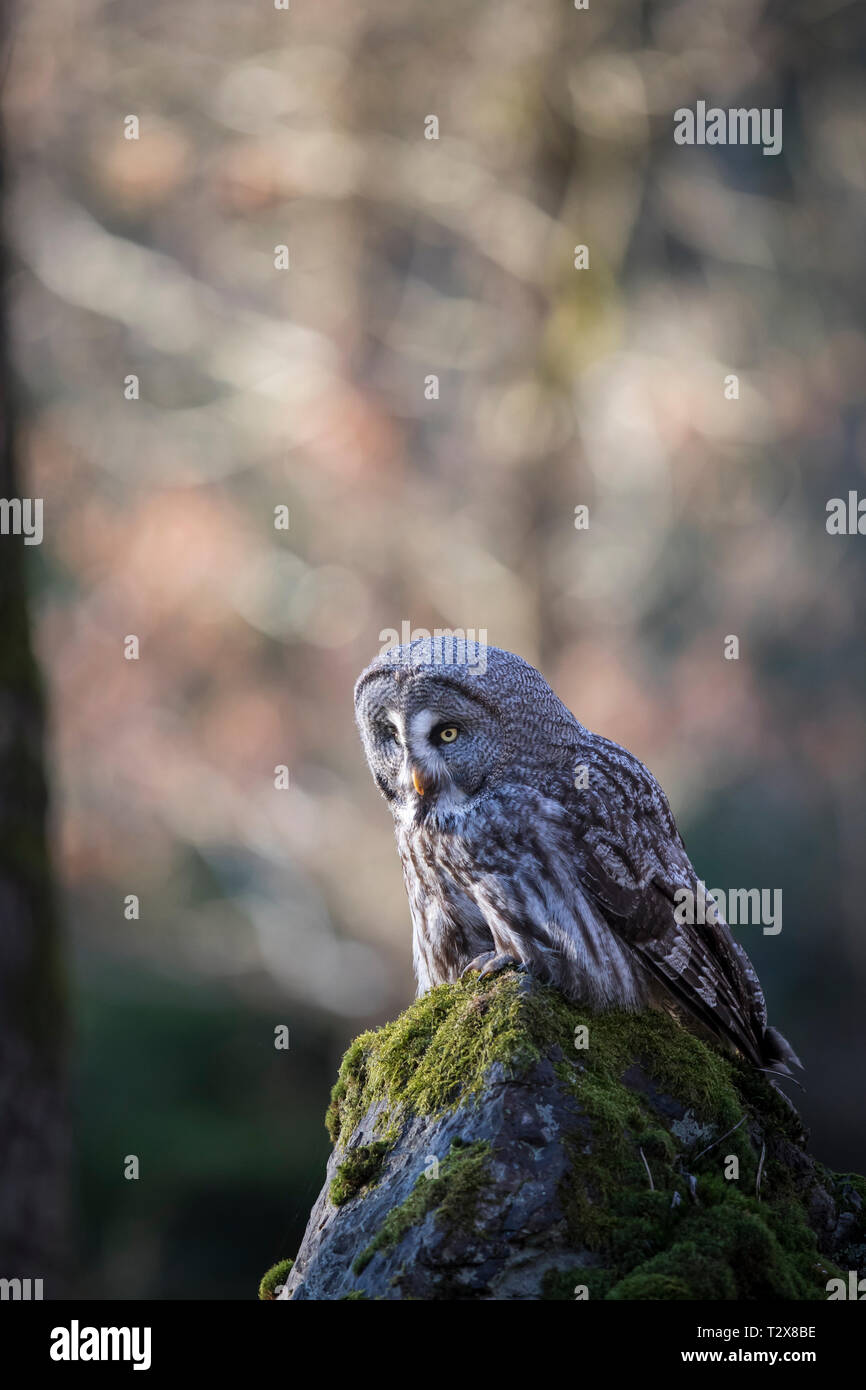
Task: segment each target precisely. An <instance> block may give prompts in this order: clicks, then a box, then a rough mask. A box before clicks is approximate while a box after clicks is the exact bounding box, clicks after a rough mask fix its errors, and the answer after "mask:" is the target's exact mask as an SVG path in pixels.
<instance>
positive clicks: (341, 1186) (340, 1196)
mask: <svg viewBox="0 0 866 1390" xmlns="http://www.w3.org/2000/svg"><path fill="white" fill-rule="evenodd" d="M391 1147H392V1146H391V1144H390V1142H389V1141H388V1140H377V1141H376V1143H374V1144H359V1145H358V1147H357V1148H355V1149H350V1150H349V1152H348V1153H347V1155H346V1157H345V1158H344V1160H343V1162H342V1163H341V1164H340V1165H339V1167H338V1168H337V1175H336V1177H335V1178H334V1179H333V1181H332V1183H331V1186H330V1188H329V1190H328V1196H329V1197H330V1199H331V1201H332V1202H333V1204H334V1206H335V1207H341V1206H343V1204H344V1203H345V1202H348V1201H350V1200H351V1198H352V1197H357V1195H358V1193H359V1192H361V1191H362V1190H363V1189H364V1188H367V1187H374V1186H375V1184H376V1182H377V1181H378V1179H379V1175H380V1174H381V1172H382V1167H383V1165H384V1162H385V1155H386V1154H387V1153H388V1150H389V1149H390V1148H391Z"/></svg>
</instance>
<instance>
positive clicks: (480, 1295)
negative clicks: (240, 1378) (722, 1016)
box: [276, 971, 866, 1300]
mask: <svg viewBox="0 0 866 1390" xmlns="http://www.w3.org/2000/svg"><path fill="white" fill-rule="evenodd" d="M328 1124H329V1129H330V1131H331V1135H332V1138H333V1139H334V1145H335V1146H334V1152H333V1154H332V1156H331V1160H330V1162H329V1164H328V1170H327V1176H326V1180H325V1185H324V1187H323V1189H322V1192H321V1193H320V1195H319V1198H318V1200H317V1202H316V1205H315V1206H314V1208H313V1211H312V1213H311V1216H310V1220H309V1224H308V1226H307V1231H306V1234H305V1236H304V1240H303V1243H302V1245H301V1249H300V1251H299V1253H298V1256H297V1259H296V1260H295V1262H294V1266H293V1268H292V1269H291V1271H290V1273H289V1275H288V1278H287V1280H286V1282H285V1284H284V1285H283V1286H282V1288H281V1291H279V1292H278V1293H277V1294H276V1296H277V1297H278V1298H279V1299H283V1300H289V1299H352V1298H355V1299H360V1298H370V1299H554V1300H555V1299H574V1298H606V1299H705V1298H708V1299H725V1300H731V1299H774V1300H777V1299H792V1300H800V1299H820V1300H823V1299H826V1298H827V1283H828V1280H830V1279H831V1278H834V1277H845V1276H846V1274H847V1271H848V1270H849V1269H853V1270H856V1269H858V1268H860V1269H862V1267H863V1265H864V1264H866V1181H864V1179H863V1178H861V1177H859V1176H856V1175H837V1174H832V1173H828V1172H827V1171H826V1170H825V1169H823V1168H822V1167H821V1165H820V1164H818V1163H817V1162H815V1161H814V1160H813V1159H811V1158H810V1157H809V1156H808V1154H807V1153H806V1150H805V1134H804V1132H803V1130H802V1126H801V1123H800V1121H799V1118H798V1117H797V1115H796V1113H795V1111H794V1110H793V1109H792V1108H791V1107H790V1106H789V1105H788V1104H787V1103H786V1102H785V1100H784V1099H782V1098H781V1097H780V1096H779V1094H778V1092H777V1091H776V1090H775V1089H774V1088H773V1086H771V1085H770V1084H769V1082H768V1081H767V1079H766V1078H765V1077H764V1076H763V1075H762V1074H760V1073H758V1072H755V1071H753V1070H752V1069H751V1068H749V1067H748V1066H747V1065H746V1064H743V1063H741V1062H739V1061H737V1060H735V1059H731V1058H728V1057H726V1056H724V1055H723V1054H722V1053H720V1052H719V1051H717V1050H716V1049H715V1048H713V1047H712V1046H710V1045H708V1044H706V1043H704V1042H702V1041H701V1040H699V1039H698V1038H696V1037H694V1036H692V1035H691V1034H690V1033H688V1032H687V1031H686V1030H685V1029H683V1028H682V1027H681V1026H680V1025H679V1024H678V1023H676V1022H675V1021H674V1020H673V1019H672V1018H669V1017H668V1016H667V1015H666V1014H663V1013H659V1012H649V1013H645V1014H637V1015H629V1014H621V1013H608V1014H602V1015H593V1014H592V1013H590V1012H588V1011H587V1010H585V1009H581V1008H576V1007H572V1006H570V1005H568V1004H566V1003H565V1001H564V1000H563V999H562V997H561V996H560V995H559V994H557V993H556V992H555V991H553V990H550V989H547V988H545V987H543V986H540V985H537V984H535V983H533V982H532V981H531V980H529V979H527V977H526V976H524V975H519V974H517V973H516V972H514V971H506V972H505V973H503V974H502V975H500V976H498V977H494V978H493V979H492V980H491V979H486V980H479V979H478V978H477V977H474V976H473V977H471V978H470V979H468V980H466V981H461V982H460V983H459V984H456V985H443V986H441V987H440V988H438V989H436V990H433V991H432V992H431V993H430V994H428V995H426V996H425V997H424V998H423V999H419V1000H417V1001H416V1002H415V1003H414V1004H413V1005H412V1006H411V1007H410V1008H409V1009H407V1010H406V1012H405V1013H404V1014H403V1015H402V1016H401V1017H400V1018H399V1019H397V1020H396V1021H395V1022H394V1023H391V1024H388V1025H387V1026H386V1027H385V1028H382V1029H379V1030H377V1031H376V1032H373V1033H366V1034H364V1035H363V1036H362V1037H360V1038H358V1039H357V1041H356V1042H355V1043H354V1044H353V1045H352V1047H351V1048H350V1049H349V1051H348V1052H347V1054H346V1057H345V1058H344V1061H343V1064H342V1067H341V1070H340V1076H339V1079H338V1081H337V1084H336V1086H335V1087H334V1093H333V1098H332V1103H331V1107H330V1110H329V1114H328Z"/></svg>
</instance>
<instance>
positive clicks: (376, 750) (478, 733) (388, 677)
mask: <svg viewBox="0 0 866 1390" xmlns="http://www.w3.org/2000/svg"><path fill="white" fill-rule="evenodd" d="M357 712H358V724H359V727H360V730H361V736H362V738H363V741H364V748H365V751H366V754H367V760H368V762H369V764H370V769H371V771H372V773H373V776H374V778H375V780H376V784H377V786H378V787H379V789H380V791H381V792H382V793H383V795H384V796H385V797H386V798H387V800H388V801H390V803H391V809H392V811H393V813H394V815H395V816H396V817H398V819H399V820H401V821H405V820H406V819H407V818H408V819H409V820H410V821H412V822H414V823H420V822H421V821H422V820H425V819H427V818H428V817H429V816H431V815H434V814H436V815H438V816H441V815H443V814H445V815H447V814H449V813H451V812H457V811H459V810H460V809H463V808H465V807H466V806H468V804H469V803H470V801H471V799H472V798H473V797H474V796H476V795H477V794H478V793H479V792H480V791H481V790H482V789H483V788H484V786H485V785H486V783H487V781H488V779H489V777H490V776H491V774H492V773H493V772H494V771H495V769H496V767H497V766H498V763H499V760H500V757H501V752H502V746H503V743H502V738H503V735H502V728H501V723H500V720H499V717H498V715H497V713H496V712H495V711H494V710H492V709H491V708H490V707H489V706H488V704H487V702H486V701H484V700H481V699H477V698H475V697H474V696H473V695H470V694H469V693H468V692H467V691H465V690H461V689H460V688H459V687H457V686H456V685H455V684H453V683H452V682H450V681H449V680H447V679H445V678H442V677H440V676H439V675H438V674H436V675H429V674H427V673H426V672H425V673H422V674H419V675H417V676H414V677H412V678H404V679H402V680H401V679H395V678H394V676H393V675H392V674H391V673H388V672H383V673H382V675H381V676H378V675H377V676H374V677H373V678H371V679H369V680H368V681H367V682H366V683H365V685H364V686H363V687H362V688H361V691H360V692H359V696H358V701H357Z"/></svg>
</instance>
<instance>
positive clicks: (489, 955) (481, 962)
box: [460, 951, 496, 980]
mask: <svg viewBox="0 0 866 1390" xmlns="http://www.w3.org/2000/svg"><path fill="white" fill-rule="evenodd" d="M495 955H496V952H495V951H482V952H481V955H480V956H476V957H475V959H474V960H471V961H470V962H469V964H468V965H464V967H463V969H462V970H461V971H460V978H461V980H462V979H463V978H464V977H465V976H466V975H468V974H469V971H470V970H482V969H483V967H484V966H485V965H486V964H487V963H488V961H491V960H493V958H494V956H495Z"/></svg>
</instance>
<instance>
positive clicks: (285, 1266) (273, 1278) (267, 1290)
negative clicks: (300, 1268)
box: [259, 1260, 295, 1302]
mask: <svg viewBox="0 0 866 1390" xmlns="http://www.w3.org/2000/svg"><path fill="white" fill-rule="evenodd" d="M294 1263H295V1262H294V1260H280V1262H279V1264H275V1265H272V1266H271V1268H270V1269H269V1270H268V1272H267V1274H265V1275H264V1276H263V1277H262V1282H261V1283H260V1284H259V1298H260V1299H262V1301H263V1302H272V1301H273V1299H274V1298H275V1297H276V1290H277V1289H278V1288H279V1287H280V1286H281V1285H282V1284H285V1282H286V1280H287V1279H288V1277H289V1274H290V1272H291V1268H292V1265H293V1264H294Z"/></svg>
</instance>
